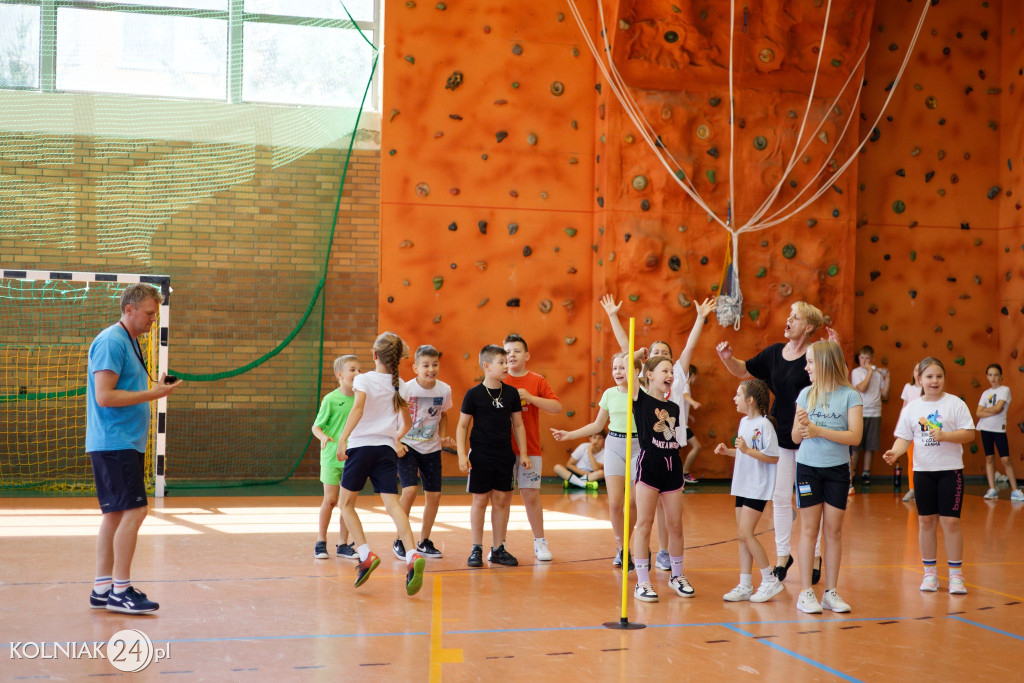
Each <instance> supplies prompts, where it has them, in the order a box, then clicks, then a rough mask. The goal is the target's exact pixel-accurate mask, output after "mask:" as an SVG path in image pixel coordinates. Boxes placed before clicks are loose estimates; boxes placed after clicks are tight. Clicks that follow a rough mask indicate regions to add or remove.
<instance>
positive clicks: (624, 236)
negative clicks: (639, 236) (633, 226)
mask: <svg viewBox="0 0 1024 683" xmlns="http://www.w3.org/2000/svg"><path fill="white" fill-rule="evenodd" d="M632 237H633V233H631V232H627V233H626V234H625V235H623V236H622V239H623V240H624V241H626V242H628V241H629V240H630V239H631V238H632Z"/></svg>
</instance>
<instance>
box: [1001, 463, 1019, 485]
mask: <svg viewBox="0 0 1024 683" xmlns="http://www.w3.org/2000/svg"><path fill="white" fill-rule="evenodd" d="M999 461H1000V462H1001V463H1003V470H1004V471H1005V472H1006V478H1007V479H1009V480H1010V490H1011V491H1016V490H1017V475H1016V474H1015V473H1014V471H1013V461H1012V460H1010V458H1008V457H1007V458H999Z"/></svg>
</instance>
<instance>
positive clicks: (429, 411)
mask: <svg viewBox="0 0 1024 683" xmlns="http://www.w3.org/2000/svg"><path fill="white" fill-rule="evenodd" d="M443 405H444V397H443V396H417V397H415V398H413V399H410V401H409V415H410V417H411V418H412V428H411V429H410V430H409V432H408V433H407V434H406V435H405V437H404V438H403V439H402V440H403V441H430V440H431V439H432V438H434V434H435V433H436V432H437V425H438V424H440V420H437V419H435V418H437V416H438V415H439V414H440V413H441V406H443Z"/></svg>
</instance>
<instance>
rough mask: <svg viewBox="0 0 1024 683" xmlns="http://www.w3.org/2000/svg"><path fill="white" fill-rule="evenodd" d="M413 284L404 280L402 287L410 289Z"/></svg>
mask: <svg viewBox="0 0 1024 683" xmlns="http://www.w3.org/2000/svg"><path fill="white" fill-rule="evenodd" d="M411 284H412V283H411V282H409V281H408V280H402V286H403V287H408V286H409V285H411Z"/></svg>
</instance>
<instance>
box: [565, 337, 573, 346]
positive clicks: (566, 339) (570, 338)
mask: <svg viewBox="0 0 1024 683" xmlns="http://www.w3.org/2000/svg"><path fill="white" fill-rule="evenodd" d="M565 343H566V344H567V345H569V346H572V345H573V344H575V343H576V337H566V338H565Z"/></svg>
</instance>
